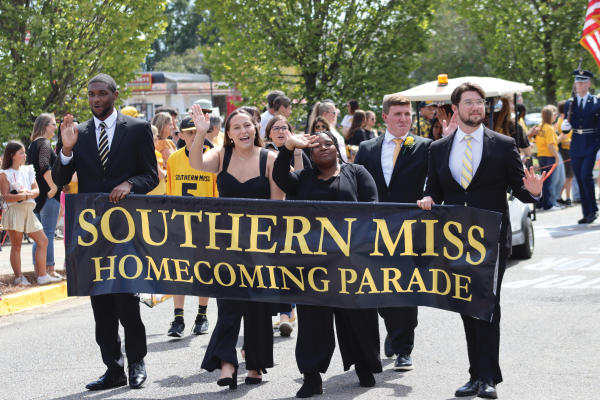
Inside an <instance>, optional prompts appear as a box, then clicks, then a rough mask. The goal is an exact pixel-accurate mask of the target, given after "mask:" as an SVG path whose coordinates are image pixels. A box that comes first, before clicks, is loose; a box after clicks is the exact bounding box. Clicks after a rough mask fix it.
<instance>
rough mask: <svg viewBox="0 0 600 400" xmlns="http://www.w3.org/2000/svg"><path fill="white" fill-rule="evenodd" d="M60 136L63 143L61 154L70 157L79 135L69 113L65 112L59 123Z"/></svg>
mask: <svg viewBox="0 0 600 400" xmlns="http://www.w3.org/2000/svg"><path fill="white" fill-rule="evenodd" d="M60 137H61V140H62V143H63V149H62V152H63V154H64V155H65V156H67V157H71V152H72V151H73V147H75V143H77V138H78V137H79V131H78V130H77V126H75V123H74V122H73V116H72V115H71V114H67V115H66V116H65V117H64V118H63V122H62V124H60Z"/></svg>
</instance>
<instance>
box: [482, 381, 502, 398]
mask: <svg viewBox="0 0 600 400" xmlns="http://www.w3.org/2000/svg"><path fill="white" fill-rule="evenodd" d="M478 397H481V398H482V399H497V398H498V392H497V391H496V384H495V383H494V381H492V380H491V379H488V378H484V379H482V380H481V383H480V384H479V395H478Z"/></svg>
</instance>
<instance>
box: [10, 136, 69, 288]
mask: <svg viewBox="0 0 600 400" xmlns="http://www.w3.org/2000/svg"><path fill="white" fill-rule="evenodd" d="M26 159H27V156H26V155H25V147H24V146H23V144H22V143H21V142H18V141H14V140H11V141H10V142H8V144H7V145H6V148H5V149H4V158H3V159H2V167H1V168H2V169H1V170H0V192H1V193H2V196H3V197H4V200H5V201H6V203H7V205H8V210H6V212H4V213H3V215H2V225H3V226H4V229H5V230H6V231H7V232H8V237H9V238H10V265H11V266H12V269H13V272H14V273H15V277H16V279H15V285H23V286H28V285H30V283H29V281H27V278H25V277H24V276H23V274H22V273H21V243H22V242H23V233H26V234H28V235H29V237H30V238H32V239H33V241H34V242H35V243H37V246H38V247H37V251H36V252H35V266H36V267H35V268H36V273H37V276H38V278H37V283H38V285H46V284H48V283H54V282H60V281H61V280H62V278H55V277H53V276H50V275H49V274H47V273H46V250H47V248H48V238H47V237H46V234H45V233H44V230H43V229H44V228H43V226H42V224H41V223H40V221H39V220H38V219H37V218H36V216H35V215H34V214H33V209H34V208H35V200H34V199H35V198H36V197H37V196H38V195H39V194H40V191H39V189H38V185H37V183H36V181H35V172H34V170H33V167H32V166H31V165H24V164H25V160H26Z"/></svg>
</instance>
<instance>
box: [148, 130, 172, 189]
mask: <svg viewBox="0 0 600 400" xmlns="http://www.w3.org/2000/svg"><path fill="white" fill-rule="evenodd" d="M150 128H151V129H152V136H153V137H154V148H155V149H156V144H157V142H158V136H159V134H158V128H156V127H155V126H154V125H152V126H151V127H150ZM154 154H155V155H156V164H157V171H158V181H159V182H158V186H157V187H155V188H154V190H152V191H151V192H148V195H154V196H163V195H164V194H165V193H166V191H167V187H166V183H165V180H166V179H167V168H166V167H165V162H164V160H163V158H162V154H160V152H158V151H156V150H154Z"/></svg>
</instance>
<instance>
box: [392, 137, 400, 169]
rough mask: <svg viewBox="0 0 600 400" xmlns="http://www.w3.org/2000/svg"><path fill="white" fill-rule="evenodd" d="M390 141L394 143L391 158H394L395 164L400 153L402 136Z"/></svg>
mask: <svg viewBox="0 0 600 400" xmlns="http://www.w3.org/2000/svg"><path fill="white" fill-rule="evenodd" d="M392 141H393V142H394V143H396V147H395V148H394V155H393V160H394V166H395V165H396V160H397V159H398V156H399V155H400V149H402V142H403V140H402V138H399V139H392Z"/></svg>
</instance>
